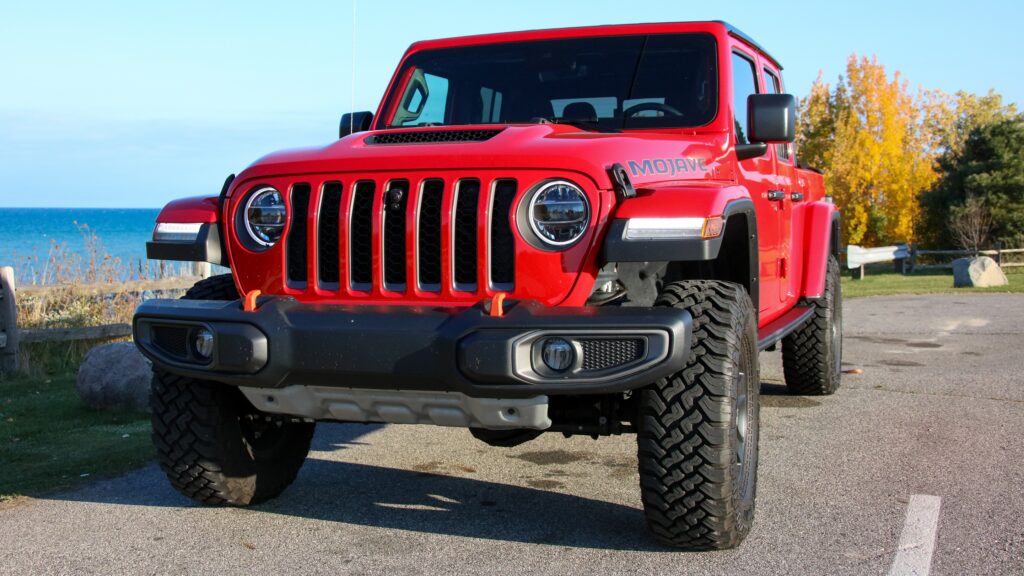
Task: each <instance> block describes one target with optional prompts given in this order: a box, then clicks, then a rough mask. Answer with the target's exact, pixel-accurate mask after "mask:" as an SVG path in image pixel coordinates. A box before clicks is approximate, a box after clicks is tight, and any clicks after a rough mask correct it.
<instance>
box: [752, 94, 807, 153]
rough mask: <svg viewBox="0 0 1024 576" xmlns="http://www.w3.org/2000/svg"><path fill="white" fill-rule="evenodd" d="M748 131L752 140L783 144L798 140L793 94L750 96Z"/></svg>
mask: <svg viewBox="0 0 1024 576" xmlns="http://www.w3.org/2000/svg"><path fill="white" fill-rule="evenodd" d="M747 131H748V132H749V134H750V141H751V142H763V143H765V144H783V143H787V142H792V141H794V140H796V98H794V97H793V96H792V95H791V94H751V95H750V96H748V97H747Z"/></svg>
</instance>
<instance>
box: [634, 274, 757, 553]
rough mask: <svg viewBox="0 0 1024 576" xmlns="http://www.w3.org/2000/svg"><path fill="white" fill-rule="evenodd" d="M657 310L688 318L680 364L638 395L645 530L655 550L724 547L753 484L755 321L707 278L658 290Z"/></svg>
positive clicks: (725, 287) (747, 509)
mask: <svg viewBox="0 0 1024 576" xmlns="http://www.w3.org/2000/svg"><path fill="white" fill-rule="evenodd" d="M657 305H659V306H672V307H674V308H683V309H686V310H688V311H689V312H690V314H691V316H692V317H693V344H692V347H691V349H690V356H689V359H688V361H687V365H686V367H684V368H683V369H682V370H680V371H679V372H677V373H675V374H673V375H671V376H669V377H667V378H664V379H662V380H659V381H658V382H655V383H654V384H652V385H650V386H648V387H647V388H644V389H642V390H641V391H640V395H639V410H638V419H637V444H638V454H639V464H640V489H641V495H642V498H643V504H644V513H645V515H646V517H647V524H648V526H649V527H650V529H651V531H652V532H653V533H654V535H655V537H656V538H657V539H658V540H659V541H661V542H662V543H664V544H667V545H669V546H674V547H678V548H685V549H688V550H712V549H723V548H732V547H735V546H737V545H739V544H740V542H742V541H743V539H744V538H745V537H746V535H747V533H749V532H750V527H751V525H752V523H753V519H754V497H755V493H756V488H757V444H758V428H759V417H760V410H759V409H760V377H759V373H758V358H757V320H756V317H755V315H754V308H753V305H752V304H751V301H750V297H749V296H748V295H747V293H746V291H745V290H744V289H743V288H742V287H741V286H739V285H737V284H732V283H728V282H718V281H710V280H694V281H685V282H675V283H672V284H669V285H667V286H666V288H665V290H664V292H663V293H662V294H661V296H659V298H658V300H657Z"/></svg>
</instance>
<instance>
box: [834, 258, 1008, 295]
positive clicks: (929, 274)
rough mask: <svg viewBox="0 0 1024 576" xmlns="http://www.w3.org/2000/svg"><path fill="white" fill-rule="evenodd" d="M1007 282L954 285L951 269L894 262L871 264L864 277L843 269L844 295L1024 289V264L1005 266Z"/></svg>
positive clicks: (991, 291) (952, 292)
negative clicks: (908, 269)
mask: <svg viewBox="0 0 1024 576" xmlns="http://www.w3.org/2000/svg"><path fill="white" fill-rule="evenodd" d="M1003 271H1004V272H1006V278H1007V279H1008V280H1009V281H1010V283H1009V284H1008V285H1007V286H998V287H995V288H953V273H952V272H951V271H949V270H927V271H923V272H917V273H914V274H907V275H905V276H904V275H903V274H897V273H896V272H894V271H893V269H892V265H891V264H890V265H888V266H886V267H884V268H883V267H871V266H868V268H867V273H866V274H865V275H864V278H863V279H861V280H854V279H852V278H850V272H849V270H846V269H845V268H844V269H843V297H845V298H859V297H862V296H890V295H894V294H944V293H948V294H991V293H1006V292H1017V293H1022V292H1024V267H1015V268H1004V269H1003Z"/></svg>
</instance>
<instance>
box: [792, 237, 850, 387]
mask: <svg viewBox="0 0 1024 576" xmlns="http://www.w3.org/2000/svg"><path fill="white" fill-rule="evenodd" d="M812 306H813V307H814V315H813V316H811V319H810V320H809V321H808V322H807V323H806V324H804V325H803V326H802V327H800V328H799V329H797V330H796V331H794V332H792V333H791V334H789V335H788V336H786V337H785V338H783V340H782V369H783V373H784V374H785V377H786V387H787V388H789V390H790V392H793V393H795V394H806V395H813V396H824V395H828V394H832V393H834V392H835V391H836V390H837V389H838V388H839V384H840V379H841V378H842V362H843V296H842V287H841V284H840V281H839V262H838V261H837V260H836V258H835V256H829V258H828V272H827V274H826V275H825V293H824V294H823V295H822V298H821V299H820V300H819V301H817V302H816V303H814V304H812Z"/></svg>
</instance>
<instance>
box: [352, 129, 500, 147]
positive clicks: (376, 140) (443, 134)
mask: <svg viewBox="0 0 1024 576" xmlns="http://www.w3.org/2000/svg"><path fill="white" fill-rule="evenodd" d="M500 132H501V130H413V131H408V132H382V133H380V134H374V135H373V136H368V137H367V138H365V139H364V140H363V142H364V143H366V144H371V145H373V144H427V143H442V142H483V141H485V140H490V139H491V138H494V137H495V136H497V135H498V134H499V133H500Z"/></svg>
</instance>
